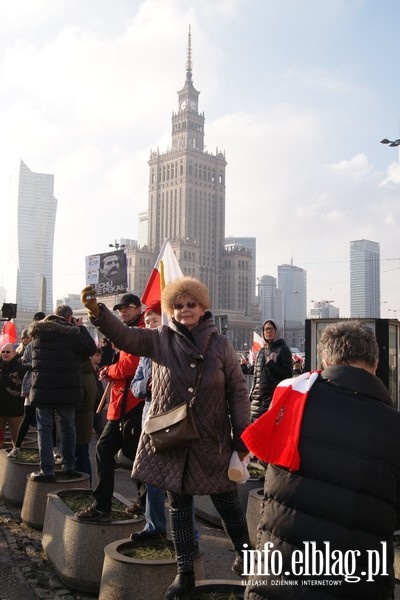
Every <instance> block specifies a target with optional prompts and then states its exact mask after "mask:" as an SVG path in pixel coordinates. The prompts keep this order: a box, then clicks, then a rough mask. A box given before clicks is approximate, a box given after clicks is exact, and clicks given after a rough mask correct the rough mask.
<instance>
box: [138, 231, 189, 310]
mask: <svg viewBox="0 0 400 600" xmlns="http://www.w3.org/2000/svg"><path fill="white" fill-rule="evenodd" d="M180 277H183V273H182V271H181V268H180V266H179V263H178V261H177V260H176V256H175V254H174V251H173V250H172V246H171V244H170V242H169V240H165V242H164V244H163V247H162V248H161V250H160V254H159V255H158V258H157V260H156V264H155V265H154V268H153V270H152V272H151V275H150V277H149V280H148V282H147V285H146V288H145V290H144V292H143V295H142V303H143V304H146V305H149V304H150V303H153V302H161V292H162V290H163V289H164V288H165V286H166V284H167V283H170V282H171V281H175V279H179V278H180Z"/></svg>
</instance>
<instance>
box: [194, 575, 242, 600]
mask: <svg viewBox="0 0 400 600" xmlns="http://www.w3.org/2000/svg"><path fill="white" fill-rule="evenodd" d="M245 589H246V588H245V586H244V585H242V583H241V582H237V581H231V580H230V579H208V580H207V579H205V580H204V581H196V593H198V594H202V595H203V594H210V598H213V596H212V594H226V595H227V596H228V594H229V598H235V599H236V600H242V599H243V598H244V592H245Z"/></svg>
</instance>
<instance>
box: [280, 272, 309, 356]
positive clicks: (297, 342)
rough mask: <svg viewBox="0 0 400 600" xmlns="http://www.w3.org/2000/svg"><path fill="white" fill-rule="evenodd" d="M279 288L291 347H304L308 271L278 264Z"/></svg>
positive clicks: (288, 341) (285, 329)
mask: <svg viewBox="0 0 400 600" xmlns="http://www.w3.org/2000/svg"><path fill="white" fill-rule="evenodd" d="M278 288H279V289H280V290H281V292H282V306H283V311H282V312H283V330H284V337H285V340H286V342H287V344H288V345H289V346H290V347H291V348H299V349H300V350H303V348H304V336H305V333H304V331H305V329H304V327H305V320H306V316H307V272H306V271H305V270H304V269H302V268H301V267H296V266H295V265H293V264H290V265H278Z"/></svg>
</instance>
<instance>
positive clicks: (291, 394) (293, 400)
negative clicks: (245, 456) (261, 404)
mask: <svg viewBox="0 0 400 600" xmlns="http://www.w3.org/2000/svg"><path fill="white" fill-rule="evenodd" d="M320 372H321V371H312V372H309V373H303V375H300V376H299V377H296V378H295V379H285V380H284V381H281V382H280V383H279V384H278V385H277V387H276V388H275V391H274V395H273V396H272V402H271V406H270V407H269V409H268V410H267V412H265V413H264V414H263V415H261V417H259V418H258V419H257V420H256V421H254V423H252V424H251V425H249V426H248V427H247V428H246V429H245V430H244V432H243V433H242V436H241V438H242V440H243V441H244V443H245V444H246V446H247V448H248V450H249V451H250V452H252V453H253V454H254V455H255V456H256V457H257V458H259V459H260V460H262V461H264V462H267V463H271V464H273V465H278V466H280V467H286V468H288V469H289V471H298V470H299V468H300V454H299V448H298V446H299V439H300V429H301V422H302V419H303V413H304V407H305V405H306V401H307V396H308V392H309V391H310V389H311V387H312V385H313V384H314V383H315V381H316V379H317V378H318V376H319V374H320Z"/></svg>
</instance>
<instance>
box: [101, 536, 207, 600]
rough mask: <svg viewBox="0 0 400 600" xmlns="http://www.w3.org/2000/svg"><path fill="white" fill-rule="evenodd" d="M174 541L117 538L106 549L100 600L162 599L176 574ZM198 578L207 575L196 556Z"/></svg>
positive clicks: (195, 564) (195, 566)
mask: <svg viewBox="0 0 400 600" xmlns="http://www.w3.org/2000/svg"><path fill="white" fill-rule="evenodd" d="M170 553H171V543H168V542H166V543H162V542H161V543H160V541H159V540H157V541H156V540H152V541H151V542H148V541H146V542H145V544H144V543H143V542H140V541H136V540H135V541H134V540H129V539H125V540H118V541H116V542H112V543H111V544H108V545H107V546H106V547H105V548H104V555H105V556H104V564H103V571H102V574H101V584H100V594H99V600H131V599H132V597H133V596H132V590H134V597H135V600H148V599H149V598H151V600H161V599H162V597H163V595H164V592H165V590H166V589H167V587H168V586H169V585H170V583H171V582H172V581H173V580H174V578H175V575H176V559H175V555H174V553H172V554H173V556H170V557H169V558H168V557H165V556H168V554H170ZM194 569H195V575H196V578H198V579H201V578H202V577H204V571H203V559H202V557H201V556H198V557H197V558H195V561H194Z"/></svg>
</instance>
